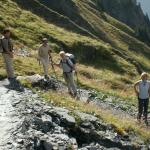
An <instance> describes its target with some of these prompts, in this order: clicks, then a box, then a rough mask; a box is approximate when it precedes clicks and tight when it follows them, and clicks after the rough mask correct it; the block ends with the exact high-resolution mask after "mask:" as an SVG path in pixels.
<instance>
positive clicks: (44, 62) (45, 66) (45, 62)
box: [40, 57, 49, 76]
mask: <svg viewBox="0 0 150 150" xmlns="http://www.w3.org/2000/svg"><path fill="white" fill-rule="evenodd" d="M40 61H41V63H42V65H43V70H44V75H46V76H48V68H49V58H44V57H40Z"/></svg>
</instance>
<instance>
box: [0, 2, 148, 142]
mask: <svg viewBox="0 0 150 150" xmlns="http://www.w3.org/2000/svg"><path fill="white" fill-rule="evenodd" d="M2 4H3V5H2ZM83 6H84V5H83ZM86 7H87V6H85V8H84V9H83V10H85V12H86V11H87V10H88V9H87V8H86ZM88 7H89V6H88ZM8 8H9V9H8ZM0 9H1V12H0V20H1V22H0V29H2V28H3V27H5V26H10V27H11V28H12V31H13V39H14V40H15V43H16V46H17V48H18V47H24V45H25V46H27V47H30V49H32V48H33V49H35V48H36V46H37V44H38V42H39V41H40V39H41V38H42V37H43V36H47V37H48V38H49V40H50V42H51V44H52V46H53V48H54V50H56V51H58V50H59V47H60V46H61V45H64V46H65V47H66V48H67V49H70V48H71V49H73V50H74V52H75V53H76V54H77V55H78V57H79V59H81V58H82V59H83V61H81V62H82V63H83V64H82V65H79V72H80V82H81V84H83V85H84V86H86V87H90V88H95V89H97V90H100V91H101V90H102V91H104V92H108V91H109V93H113V94H116V95H119V96H123V97H127V96H129V95H130V96H131V97H132V96H133V91H132V87H131V84H132V83H133V81H134V80H135V79H137V78H138V76H137V71H136V68H135V66H134V65H133V64H132V63H130V62H129V61H128V60H126V59H124V58H123V57H122V56H120V55H118V54H117V53H115V52H114V51H113V48H114V45H109V44H106V43H105V40H104V39H102V40H98V39H93V38H91V37H90V36H88V37H86V36H83V35H80V34H78V33H75V32H70V31H68V30H66V29H64V28H61V27H58V26H56V25H54V24H52V23H48V22H46V21H45V20H44V19H42V18H39V17H38V16H36V15H34V14H33V13H31V12H30V11H25V10H22V9H20V8H19V6H18V5H17V4H16V3H14V2H12V1H10V0H2V1H0ZM6 10H7V11H6ZM83 10H82V9H81V14H82V15H83V17H85V18H86V19H87V20H89V23H90V22H91V19H90V18H89V17H90V16H93V18H95V20H97V19H98V18H97V17H96V16H95V15H94V13H93V12H92V11H91V13H92V14H91V15H90V16H87V17H86V14H85V12H84V11H83ZM94 11H95V10H94ZM86 13H88V12H86ZM99 15H100V14H99ZM105 15H106V17H107V18H105V19H102V20H99V21H97V22H98V23H99V25H100V27H101V28H103V29H105V31H108V33H109V35H110V36H109V37H110V38H111V40H113V39H115V40H114V42H116V45H115V46H116V47H118V48H119V47H120V49H118V50H121V52H122V53H123V54H124V53H126V55H127V56H128V57H133V58H134V59H136V60H137V61H138V62H144V65H145V68H148V67H149V61H148V59H146V57H147V54H149V48H148V47H147V46H146V45H144V44H143V43H141V42H140V41H138V40H136V39H134V38H133V37H132V36H131V35H132V34H134V31H133V30H132V29H130V28H128V27H127V26H125V25H124V24H122V23H120V22H118V21H116V20H114V19H113V18H111V17H110V16H108V15H107V14H105ZM106 19H107V20H109V21H106ZM91 23H93V26H95V24H96V22H95V21H93V22H91ZM99 25H97V28H99ZM122 28H123V29H124V30H123V29H122ZM97 30H98V29H97ZM99 30H100V29H99ZM125 32H126V33H125ZM119 41H120V42H119ZM131 42H132V43H133V45H132V47H134V51H132V50H128V46H129V45H128V43H131ZM117 43H119V44H117ZM132 43H131V44H132ZM136 48H137V49H136ZM139 48H141V49H142V50H141V51H140V49H139ZM137 52H138V53H137ZM143 52H144V53H143ZM34 53H35V52H33V55H32V56H33V57H30V58H22V57H18V56H17V57H16V58H15V70H16V73H17V75H22V74H23V75H27V74H34V73H41V70H40V68H39V66H38V63H37V61H36V59H35V58H34V57H35V54H34ZM93 54H95V55H93ZM135 54H136V55H135ZM141 54H142V55H143V56H141ZM54 56H55V57H56V54H54ZM81 56H82V57H81ZM83 56H86V58H88V60H89V62H87V61H85V57H83ZM56 59H57V57H56ZM95 59H96V61H95ZM0 72H1V76H6V74H5V70H4V68H3V63H2V59H1V58H0ZM57 72H58V73H59V72H60V71H59V70H57ZM59 75H60V73H59ZM122 75H123V76H122ZM60 76H61V75H60ZM43 96H44V97H46V98H47V99H48V100H52V99H53V101H54V103H56V104H57V105H61V106H64V107H68V108H70V109H71V108H72V107H76V108H77V109H82V108H83V105H84V104H82V103H79V102H75V101H72V100H71V99H70V98H66V95H64V97H63V98H60V97H61V95H59V94H58V93H51V92H50V93H45V94H44V95H43ZM66 102H67V103H66ZM133 103H135V101H133ZM83 111H86V112H89V113H90V111H91V112H92V113H96V114H97V115H99V116H100V117H102V118H103V119H104V120H105V121H107V122H109V123H112V124H114V125H115V126H117V128H118V129H119V130H126V129H127V130H128V129H131V130H134V131H136V132H137V133H139V134H141V135H142V137H143V138H145V139H147V138H149V137H150V133H149V132H146V131H145V129H144V128H143V127H139V126H137V125H136V122H135V120H133V119H131V118H130V119H127V118H124V119H122V121H120V118H117V117H115V116H112V115H110V112H109V111H106V110H98V109H96V108H95V107H94V106H89V105H87V106H86V107H85V110H83ZM102 114H104V115H102Z"/></svg>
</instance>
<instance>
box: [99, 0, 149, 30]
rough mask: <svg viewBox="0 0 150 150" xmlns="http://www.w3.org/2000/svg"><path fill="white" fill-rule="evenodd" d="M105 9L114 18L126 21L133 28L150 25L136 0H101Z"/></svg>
mask: <svg viewBox="0 0 150 150" xmlns="http://www.w3.org/2000/svg"><path fill="white" fill-rule="evenodd" d="M101 4H102V7H103V9H104V10H105V11H106V12H107V13H108V14H110V15H111V16H113V17H114V18H116V19H118V20H120V21H122V22H124V23H125V24H127V25H129V26H131V27H132V28H136V27H140V26H143V25H144V26H145V27H149V25H150V22H149V21H148V18H147V16H145V14H144V13H143V10H142V8H141V6H140V5H139V4H137V2H136V0H125V1H122V0H113V1H110V0H101Z"/></svg>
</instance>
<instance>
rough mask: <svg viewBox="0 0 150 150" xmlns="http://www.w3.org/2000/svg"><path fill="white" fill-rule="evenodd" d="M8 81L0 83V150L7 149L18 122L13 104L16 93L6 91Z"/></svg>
mask: <svg viewBox="0 0 150 150" xmlns="http://www.w3.org/2000/svg"><path fill="white" fill-rule="evenodd" d="M7 85H8V81H7V80H5V81H3V82H2V81H1V82H0V129H1V131H0V149H1V150H2V149H7V148H6V145H7V146H9V140H11V133H12V132H13V131H14V129H16V128H17V125H18V123H19V122H20V121H19V120H20V119H19V116H18V115H16V110H15V108H14V107H13V103H15V102H16V101H17V98H16V97H17V96H18V94H17V92H16V91H12V90H9V89H7V88H6V87H5V86H7Z"/></svg>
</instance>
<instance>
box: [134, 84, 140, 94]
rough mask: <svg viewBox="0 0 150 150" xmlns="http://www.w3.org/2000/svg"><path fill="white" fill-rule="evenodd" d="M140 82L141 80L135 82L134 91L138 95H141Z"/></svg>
mask: <svg viewBox="0 0 150 150" xmlns="http://www.w3.org/2000/svg"><path fill="white" fill-rule="evenodd" d="M139 82H140V81H137V82H136V83H135V84H134V91H135V94H136V95H137V96H139V91H138V89H137V86H138V85H139Z"/></svg>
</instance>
